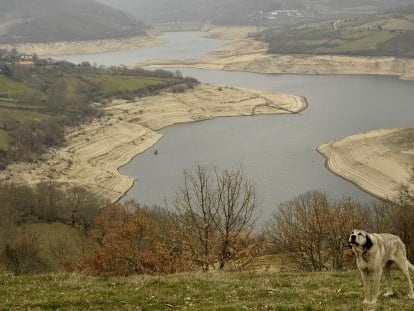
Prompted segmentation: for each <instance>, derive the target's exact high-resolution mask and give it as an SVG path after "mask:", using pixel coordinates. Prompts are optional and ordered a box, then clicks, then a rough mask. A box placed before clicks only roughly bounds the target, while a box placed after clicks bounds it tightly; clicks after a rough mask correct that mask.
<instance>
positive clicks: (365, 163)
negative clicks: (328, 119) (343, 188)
mask: <svg viewBox="0 0 414 311" xmlns="http://www.w3.org/2000/svg"><path fill="white" fill-rule="evenodd" d="M318 151H319V152H320V153H321V154H322V155H323V156H325V158H326V166H327V167H328V168H329V169H330V170H331V171H332V172H334V173H335V174H338V175H339V176H342V177H343V178H345V179H347V180H349V181H351V182H353V183H355V184H356V185H358V186H359V187H361V188H362V189H363V190H366V191H367V192H369V193H371V194H373V195H375V196H377V197H380V198H383V199H388V200H393V199H395V198H396V196H397V188H398V186H400V185H401V184H407V183H408V181H409V178H410V176H411V172H412V170H413V168H414V128H406V129H381V130H376V131H371V132H368V133H362V134H357V135H354V136H350V137H347V138H344V139H342V140H339V141H335V142H330V143H328V144H324V145H321V146H319V147H318ZM411 184H412V183H411ZM412 188H413V189H412V190H414V185H413V186H412Z"/></svg>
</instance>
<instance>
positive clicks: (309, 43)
mask: <svg viewBox="0 0 414 311" xmlns="http://www.w3.org/2000/svg"><path fill="white" fill-rule="evenodd" d="M255 39H258V40H260V41H263V42H265V43H267V44H269V52H270V53H273V54H319V55H320V54H329V55H332V54H341V55H358V56H397V57H414V50H413V47H414V8H413V7H411V8H407V9H405V10H401V11H396V12H390V13H383V14H376V15H370V16H355V17H346V18H339V19H338V18H337V19H331V20H324V21H320V22H312V23H305V24H301V25H297V26H295V27H289V28H286V27H278V28H276V27H274V28H271V29H268V30H265V31H263V32H262V33H260V34H258V35H256V36H255Z"/></svg>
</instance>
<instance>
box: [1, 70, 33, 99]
mask: <svg viewBox="0 0 414 311" xmlns="http://www.w3.org/2000/svg"><path fill="white" fill-rule="evenodd" d="M35 93H38V91H36V90H34V89H32V88H30V87H28V86H27V85H25V84H24V83H21V82H18V81H15V80H12V79H9V78H7V77H6V76H4V75H0V98H2V99H3V100H4V99H11V100H12V101H13V100H15V101H16V100H17V101H24V100H30V98H31V97H32V96H33V94H35Z"/></svg>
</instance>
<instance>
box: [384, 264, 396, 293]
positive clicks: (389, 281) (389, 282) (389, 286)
mask: <svg viewBox="0 0 414 311" xmlns="http://www.w3.org/2000/svg"><path fill="white" fill-rule="evenodd" d="M390 272H391V268H390V266H388V265H386V266H385V267H384V275H385V279H386V280H387V292H386V293H385V294H384V296H385V297H389V296H392V295H393V294H394V292H393V290H392V279H391V273H390Z"/></svg>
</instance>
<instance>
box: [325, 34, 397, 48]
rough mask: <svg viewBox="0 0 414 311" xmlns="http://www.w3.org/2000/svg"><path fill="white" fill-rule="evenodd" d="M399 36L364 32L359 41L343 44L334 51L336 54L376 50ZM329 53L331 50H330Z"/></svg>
mask: <svg viewBox="0 0 414 311" xmlns="http://www.w3.org/2000/svg"><path fill="white" fill-rule="evenodd" d="M397 35H398V34H397V33H393V32H388V31H386V32H362V33H361V36H360V37H359V38H358V39H355V40H351V41H349V42H346V43H344V44H341V45H339V46H337V47H335V48H334V49H333V51H334V52H336V53H340V52H356V51H366V50H375V49H376V47H377V44H379V43H383V42H386V41H388V40H390V39H392V38H394V37H396V36H397ZM328 51H329V49H328Z"/></svg>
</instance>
